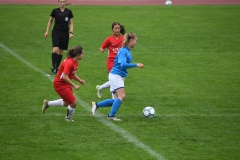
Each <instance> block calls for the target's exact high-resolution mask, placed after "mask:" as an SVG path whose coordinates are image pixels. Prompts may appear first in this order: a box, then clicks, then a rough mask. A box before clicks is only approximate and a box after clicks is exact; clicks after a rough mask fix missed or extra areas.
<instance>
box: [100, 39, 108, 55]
mask: <svg viewBox="0 0 240 160" xmlns="http://www.w3.org/2000/svg"><path fill="white" fill-rule="evenodd" d="M108 43H109V39H108V38H106V39H105V40H104V41H103V43H102V45H101V47H100V49H99V51H100V52H101V53H103V52H104V51H105V49H106V48H107V46H108Z"/></svg>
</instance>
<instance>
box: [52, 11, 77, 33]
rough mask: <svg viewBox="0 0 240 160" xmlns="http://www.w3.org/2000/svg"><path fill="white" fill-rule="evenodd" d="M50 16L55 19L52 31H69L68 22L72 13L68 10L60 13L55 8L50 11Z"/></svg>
mask: <svg viewBox="0 0 240 160" xmlns="http://www.w3.org/2000/svg"><path fill="white" fill-rule="evenodd" d="M50 16H51V17H53V18H55V24H54V27H53V29H54V30H57V31H64V32H68V31H69V27H68V23H69V20H70V19H71V18H73V13H72V11H71V10H70V9H67V8H65V10H64V11H63V12H62V11H61V10H60V8H55V9H53V10H52V13H51V15H50Z"/></svg>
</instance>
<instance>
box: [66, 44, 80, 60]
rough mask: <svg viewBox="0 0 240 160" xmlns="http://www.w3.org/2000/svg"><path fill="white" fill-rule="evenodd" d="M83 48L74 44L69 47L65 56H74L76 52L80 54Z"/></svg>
mask: <svg viewBox="0 0 240 160" xmlns="http://www.w3.org/2000/svg"><path fill="white" fill-rule="evenodd" d="M82 51H83V48H82V47H81V46H74V47H73V48H71V49H69V50H68V52H67V57H68V58H70V57H71V58H74V57H76V56H77V55H78V54H82Z"/></svg>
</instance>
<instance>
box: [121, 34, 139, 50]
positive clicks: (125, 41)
mask: <svg viewBox="0 0 240 160" xmlns="http://www.w3.org/2000/svg"><path fill="white" fill-rule="evenodd" d="M136 37H137V35H136V34H135V33H132V32H129V33H126V34H124V36H123V42H122V46H123V47H124V46H127V45H128V43H129V41H130V40H131V39H135V38H136Z"/></svg>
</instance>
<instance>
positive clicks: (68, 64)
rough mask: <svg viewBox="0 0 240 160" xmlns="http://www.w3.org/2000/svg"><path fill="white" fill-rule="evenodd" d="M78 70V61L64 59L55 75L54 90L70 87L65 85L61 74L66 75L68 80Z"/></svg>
mask: <svg viewBox="0 0 240 160" xmlns="http://www.w3.org/2000/svg"><path fill="white" fill-rule="evenodd" d="M77 68H78V61H74V60H73V58H66V59H65V60H64V61H63V62H62V64H61V66H60V68H59V70H58V73H57V76H56V78H55V79H54V88H55V90H61V89H63V88H66V87H71V86H70V85H69V84H67V83H66V82H65V81H64V80H63V79H62V76H63V73H64V74H67V75H68V77H69V79H72V78H73V76H74V75H75V74H76V72H77Z"/></svg>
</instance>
